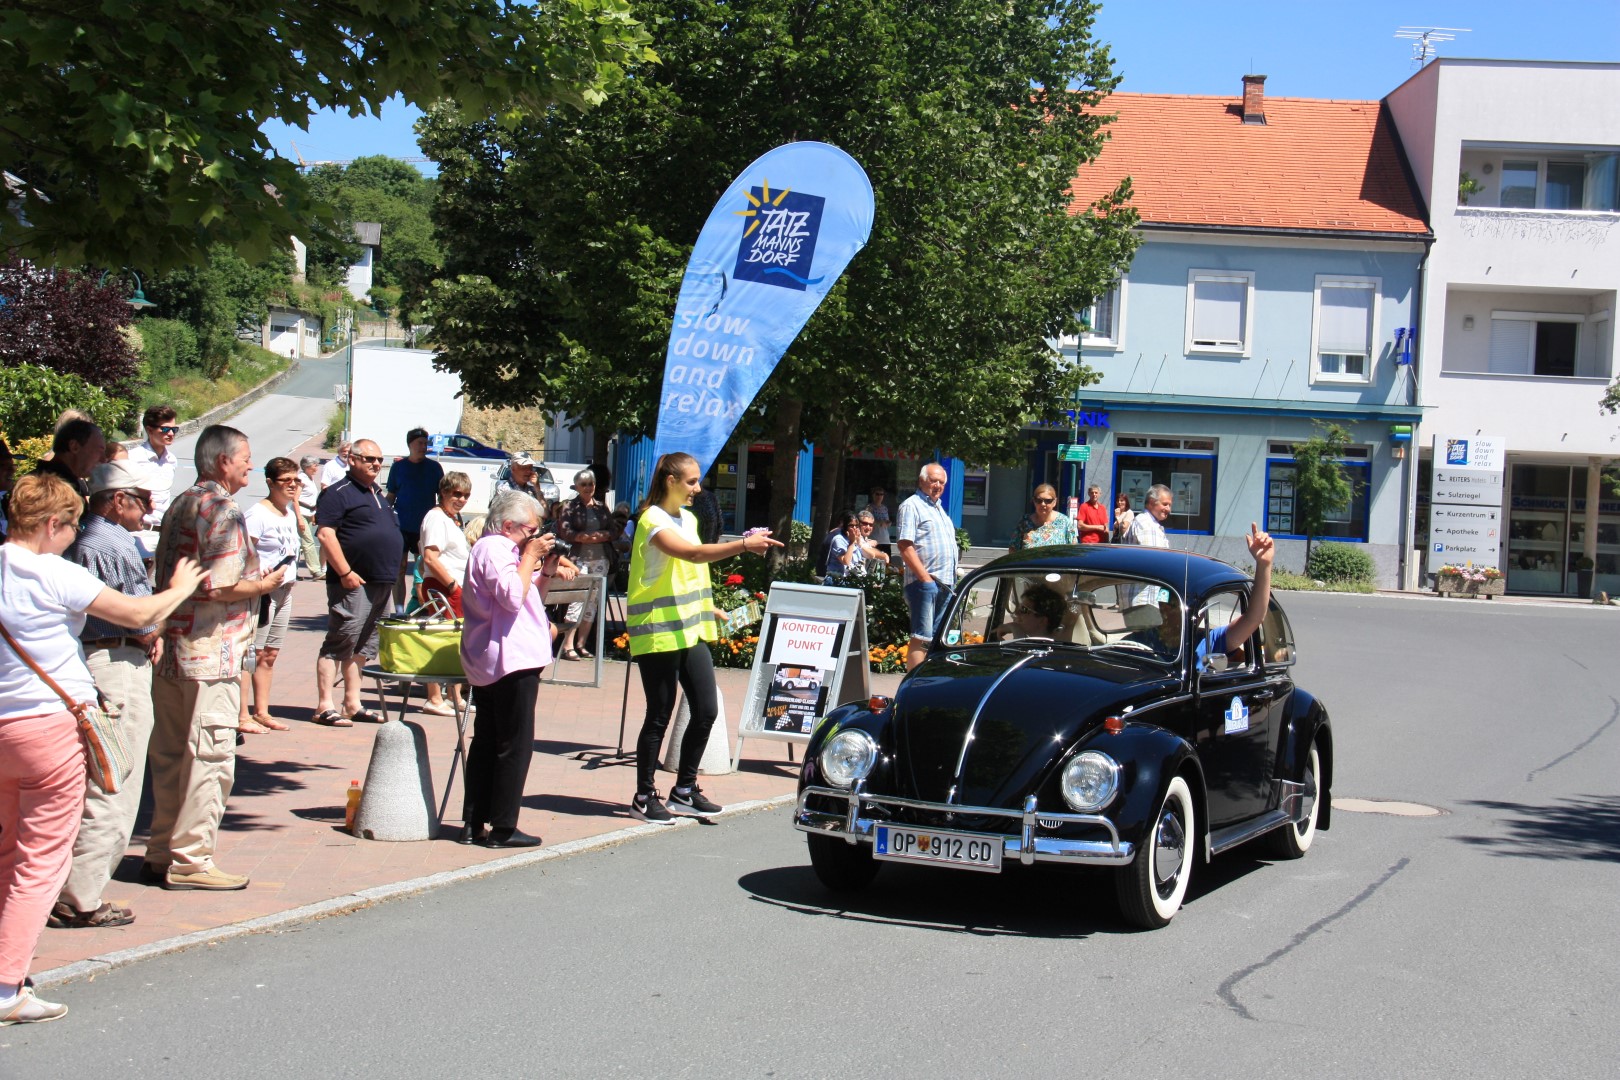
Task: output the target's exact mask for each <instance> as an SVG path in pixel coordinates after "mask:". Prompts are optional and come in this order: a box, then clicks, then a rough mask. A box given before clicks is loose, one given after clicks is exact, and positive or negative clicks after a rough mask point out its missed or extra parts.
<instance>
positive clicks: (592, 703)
mask: <svg viewBox="0 0 1620 1080" xmlns="http://www.w3.org/2000/svg"><path fill="white" fill-rule="evenodd" d="M325 604H326V601H325V587H324V585H323V584H322V583H320V582H312V581H303V582H300V583H299V584H298V585H297V586H296V587H295V589H294V594H293V630H292V633H291V634H290V635H289V638H290V640H289V642H288V644H287V646H286V647H285V648H284V649H283V650H282V653H281V658H280V660H279V661H278V662H277V664H276V676H275V685H274V689H273V691H272V699H273V701H275V702H276V704H275V705H274V706H273V707H272V708H271V710H270V711H271V713H272V715H274V716H276V717H279V718H280V719H281V720H283V721H284V722H286V723H288V724H289V725H291V730H289V731H284V732H272V733H270V734H267V735H249V736H245V739H246V741H245V742H244V743H243V744H242V745H240V746H239V747H238V748H237V773H236V786H235V790H234V791H233V792H232V794H231V799H230V803H229V808H228V810H227V813H226V815H225V824H224V832H223V835H222V836H221V838H220V844H219V852H218V862H219V865H220V866H222V867H224V868H225V869H226V870H229V871H230V872H231V873H233V874H246V875H248V876H249V877H251V878H252V879H253V883H252V884H251V885H250V886H249V887H248V888H247V889H245V890H243V891H241V892H234V893H203V892H168V891H165V890H163V889H160V888H157V887H147V886H141V885H138V884H136V874H137V872H138V871H139V869H140V856H141V853H142V852H143V851H144V841H145V837H146V832H145V830H146V827H147V822H148V819H149V815H150V806H149V796H148V806H147V807H145V808H143V812H142V815H141V819H140V821H139V822H138V825H137V832H136V836H135V839H134V842H133V843H132V844H131V845H130V849H129V853H128V855H127V857H126V858H125V859H124V861H123V863H122V865H121V866H120V867H119V870H118V872H117V874H116V877H115V880H114V881H113V883H112V885H111V886H110V887H109V888H108V890H107V894H106V895H107V898H108V899H110V900H113V901H115V902H117V903H120V904H125V905H127V906H129V907H132V908H133V909H134V911H135V914H136V919H135V922H133V923H132V924H130V925H128V926H122V927H113V928H108V929H96V930H49V929H48V930H46V931H45V935H44V937H43V938H42V939H41V941H40V946H39V952H38V954H37V957H36V959H35V962H34V966H33V970H34V971H35V972H36V973H45V972H47V971H49V970H50V969H53V968H57V967H60V966H62V965H66V964H70V963H73V962H75V961H79V960H85V959H88V958H91V957H97V956H101V955H103V954H107V953H112V952H118V951H121V950H126V949H131V948H135V947H138V946H144V945H148V944H150V943H153V942H160V941H165V940H167V939H172V938H176V937H180V936H182V935H187V934H192V933H195V932H197V931H203V930H208V929H211V928H215V927H222V926H229V925H232V924H236V923H240V922H243V921H246V920H250V919H256V918H261V917H264V916H268V915H275V914H277V913H280V912H285V911H288V910H291V909H294V908H300V907H304V906H306V905H309V904H314V903H318V902H320V901H326V900H331V899H333V898H335V897H343V896H349V895H351V894H353V893H356V892H359V891H361V890H365V889H371V888H376V887H378V886H386V885H392V884H395V883H399V882H404V881H409V880H411V879H415V878H420V877H424V876H427V875H431V874H437V873H441V872H443V871H450V870H458V869H460V868H463V867H468V866H473V865H476V864H479V863H484V862H489V861H492V860H496V859H501V858H505V857H508V856H510V855H511V854H512V852H510V851H492V850H488V849H485V848H482V847H463V846H461V845H460V844H457V843H455V842H453V840H452V839H451V837H453V836H454V835H455V832H456V831H457V829H459V827H460V824H461V820H460V819H461V798H462V786H461V780H460V777H459V776H458V777H457V778H456V781H455V790H454V791H453V792H452V794H451V798H450V804H449V806H448V807H447V809H446V811H445V818H446V821H445V823H444V824H442V825H441V826H440V829H439V837H438V838H437V839H434V840H429V841H423V842H413V843H385V842H379V841H366V840H360V839H357V838H356V837H354V836H351V835H349V834H348V833H346V832H344V831H343V811H344V802H345V798H346V792H347V789H348V787H349V782H350V781H351V780H361V781H362V782H363V781H364V779H365V775H366V765H367V763H368V762H369V760H370V756H371V746H372V741H373V740H374V739H375V737H376V733H377V728H376V726H374V725H370V724H357V725H355V726H354V727H352V728H327V727H321V726H318V725H316V724H314V723H312V722H311V721H310V717H311V714H312V712H313V708H314V704H315V658H316V653H317V650H318V649H319V647H320V641H321V637H322V635H323V633H324V630H325V624H326V606H325ZM556 666H557V667H558V668H560V669H561V672H560V673H561V675H562V676H563V677H564V678H569V679H588V678H589V677H590V671H591V665H590V664H588V663H570V662H559V663H558V665H556ZM626 672H627V665H625V664H620V663H610V664H605V665H604V666H603V685H602V686H601V687H600V688H596V689H592V688H588V687H565V686H557V685H552V684H543V685H542V688H541V693H540V708H539V718H538V723H537V725H536V734H535V757H534V762H533V764H532V766H531V767H530V770H529V780H528V786H527V787H526V789H525V795H524V799H523V806H524V811H523V817H522V820H521V823H520V827H521V828H523V829H524V830H525V831H527V832H530V833H536V834H539V835H540V836H543V837H544V838H545V841H546V845H547V846H548V847H551V846H554V845H557V844H561V843H567V842H569V841H578V840H583V839H587V838H590V837H596V836H602V835H605V834H607V833H612V832H616V831H618V830H621V829H624V828H625V827H627V826H631V825H637V824H640V822H638V821H637V820H636V819H634V818H631V817H630V816H629V814H628V813H627V812H626V810H625V805H626V803H627V801H628V800H629V798H630V795H631V794H632V793H633V792H634V790H635V774H634V770H633V767H631V766H629V765H600V764H599V757H600V755H601V754H603V753H611V752H612V751H613V749H614V747H615V744H616V742H617V739H618V730H619V711H620V701H621V700H622V697H623V694H624V687H625V676H626ZM631 674H632V675H633V674H634V673H633V672H632V673H631ZM718 677H719V683H720V687H721V691H722V693H723V694H724V695H725V701H726V706H727V721H728V725H729V731H730V734H731V736H732V737H733V739H734V738H735V733H736V720H737V717H736V710H737V707H738V705H739V703H740V702H741V701H742V698H743V694H744V691H745V689H746V686H747V679H748V672H747V671H739V670H722V671H720V672H719V673H718ZM872 678H873V680H874V688H878V687H882V688H885V689H887V690H890V691H892V689H893V688H894V686H896V685H898V682H899V676H897V675H888V676H881V675H875V676H873V677H872ZM418 693H419V691H418ZM412 701H413V708H412V711H411V713H410V714H409V715H408V716H407V719H410V720H413V721H416V722H418V723H421V724H422V726H423V728H424V729H425V730H426V732H427V736H428V749H429V755H430V756H429V760H430V762H431V764H432V772H433V784H434V797H435V807H434V808H435V810H436V809H437V802H438V799H439V798H440V797H441V796H442V795H443V792H444V786H445V783H446V780H447V778H448V777H449V772H450V762H451V758H452V755H453V753H454V750H455V721H454V720H453V719H452V718H450V717H441V716H432V715H428V714H424V713H420V712H416V711H415V708H414V706H415V705H418V704H420V701H421V699H420V697H415V698H413V699H412ZM363 702H364V704H365V705H366V706H367V707H368V708H375V707H376V699H375V694H374V684H372V683H371V682H369V681H368V682H367V684H366V686H365V688H364V696H363ZM644 707H645V704H644V698H643V697H642V694H641V686H640V680H639V678H633V679H632V680H631V686H630V693H629V705H628V714H629V715H628V720H627V723H626V734H625V739H626V742H627V744H633V743H634V740H635V735H636V732H637V731H638V730H639V726H640V717H641V714H642V711H643V709H644ZM396 715H397V714H396ZM469 737H470V732H469ZM795 749H797V748H795ZM745 750H746V752H747V755H748V756H747V757H746V758H745V759H744V761H743V763H742V768H741V770H740V771H739V772H737V773H734V774H730V775H725V776H712V777H705V778H704V779H703V780H702V783H703V787H704V789H705V790H706V791H707V792H708V793H709V795H710V796H711V797H712V798H714V799H715V800H716V801H717V802H720V803H722V804H726V803H739V802H744V801H750V800H760V799H769V798H773V797H776V796H780V795H784V794H787V793H790V792H792V790H793V787H794V781H795V777H796V775H797V768H796V766H794V765H793V764H791V763H789V761H788V756H787V744H785V743H780V742H766V741H750V742H748V743H746V744H745ZM580 754H584V755H586V757H585V760H580V759H579V758H578V757H577V755H580ZM670 780H671V777H670V776H669V775H668V774H663V775H662V777H661V784H662V786H663V787H665V788H667V787H668V784H669V782H670Z"/></svg>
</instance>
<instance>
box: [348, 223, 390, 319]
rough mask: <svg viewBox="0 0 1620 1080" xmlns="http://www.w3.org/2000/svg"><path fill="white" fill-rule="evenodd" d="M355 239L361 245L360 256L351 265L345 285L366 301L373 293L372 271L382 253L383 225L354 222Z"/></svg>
mask: <svg viewBox="0 0 1620 1080" xmlns="http://www.w3.org/2000/svg"><path fill="white" fill-rule="evenodd" d="M354 239H355V242H356V243H358V244H359V245H360V257H359V258H358V259H356V260H355V261H354V262H353V263H352V264H351V265H350V266H349V272H348V277H347V278H346V279H345V281H344V283H343V284H344V286H345V287H346V288H347V289H348V290H349V295H351V296H353V297H354V298H355V299H356V300H361V301H365V300H367V299H368V298H369V296H370V294H371V271H372V268H373V267H375V266H376V265H377V256H378V255H379V254H381V253H382V225H380V224H379V223H377V222H375V221H357V222H355V223H354Z"/></svg>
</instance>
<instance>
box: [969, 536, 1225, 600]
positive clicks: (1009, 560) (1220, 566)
mask: <svg viewBox="0 0 1620 1080" xmlns="http://www.w3.org/2000/svg"><path fill="white" fill-rule="evenodd" d="M1022 568H1028V569H1039V570H1081V571H1084V572H1085V573H1091V574H1122V575H1129V576H1132V577H1141V578H1152V579H1155V580H1158V581H1162V582H1164V583H1165V584H1167V585H1171V586H1174V587H1175V589H1176V591H1177V592H1180V591H1182V587H1183V583H1185V586H1186V592H1187V594H1188V596H1189V597H1198V596H1202V595H1203V594H1205V593H1207V592H1209V591H1210V590H1211V589H1217V588H1221V587H1223V586H1228V585H1237V584H1244V583H1247V582H1248V581H1249V580H1250V579H1249V575H1247V574H1245V573H1244V572H1243V571H1241V570H1239V569H1237V568H1236V567H1234V566H1232V565H1231V564H1230V563H1224V562H1222V561H1221V560H1219V559H1214V558H1211V557H1210V556H1208V555H1200V554H1198V553H1197V552H1193V551H1175V550H1171V549H1166V548H1149V547H1139V546H1137V545H1135V544H1064V545H1055V546H1051V547H1038V548H1031V549H1029V550H1026V551H1017V552H1014V553H1012V554H1011V555H1003V556H1001V557H1000V558H999V559H996V560H995V561H993V562H990V563H986V564H985V566H984V567H983V569H984V570H987V571H988V570H996V571H1007V570H1013V569H1022Z"/></svg>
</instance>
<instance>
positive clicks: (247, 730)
mask: <svg viewBox="0 0 1620 1080" xmlns="http://www.w3.org/2000/svg"><path fill="white" fill-rule="evenodd" d="M236 730H237V731H240V732H241V733H242V734H243V735H268V734H270V729H269V728H267V727H265V726H264V725H263V724H261V723H259V721H258V720H257V719H255V718H254V717H251V716H245V717H243V718H242V721H241V723H239V724H237V725H236Z"/></svg>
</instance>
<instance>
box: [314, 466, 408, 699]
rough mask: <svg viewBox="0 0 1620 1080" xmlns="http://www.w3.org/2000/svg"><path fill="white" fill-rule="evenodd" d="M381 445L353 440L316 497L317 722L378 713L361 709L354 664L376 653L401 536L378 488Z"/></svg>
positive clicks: (396, 568)
mask: <svg viewBox="0 0 1620 1080" xmlns="http://www.w3.org/2000/svg"><path fill="white" fill-rule="evenodd" d="M382 463H383V459H382V449H381V448H380V447H379V446H378V445H377V444H376V443H374V442H372V441H371V440H370V439H360V440H358V441H356V442H355V444H354V448H353V449H352V450H351V451H350V453H349V474H348V475H347V476H346V477H344V478H343V479H342V480H339V481H338V482H337V483H335V484H333V485H331V486H330V487H328V488H327V489H326V490H324V491H322V492H321V494H320V498H318V499H317V500H316V501H315V538H316V540H318V541H319V542H320V545H321V553H322V554H323V555H325V557H326V604H327V616H326V640H325V641H323V642H322V643H321V656H320V660H319V661H318V662H317V664H316V668H315V674H316V682H317V685H318V687H319V692H320V697H319V699H318V700H317V701H316V703H315V722H316V723H317V724H326V725H327V726H329V727H349V726H351V724H352V723H353V722H354V721H355V720H363V721H366V722H368V723H373V724H378V723H381V722H382V717H380V716H378V715H377V714H376V713H373V712H369V711H366V710H364V709H362V708H360V662H361V661H362V660H365V661H371V660H375V659H376V658H377V620H378V619H380V618H382V616H383V615H384V614H386V613H387V611H388V606H389V603H390V596H391V594H392V592H393V587H394V578H395V576H396V575H398V573H399V561H400V559H401V558H403V557H404V554H405V538H404V536H403V535H402V534H401V533H400V531H399V518H398V517H396V516H395V514H394V508H393V506H391V505H390V504H389V502H388V498H387V496H386V495H384V493H383V490H382V489H381V488H380V487H378V486H377V474H378V473H380V472H382ZM339 665H342V668H343V710H342V711H341V712H339V711H338V710H337V709H335V708H333V705H332V687H333V685H334V684H335V683H336V682H337V674H338V666H339Z"/></svg>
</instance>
